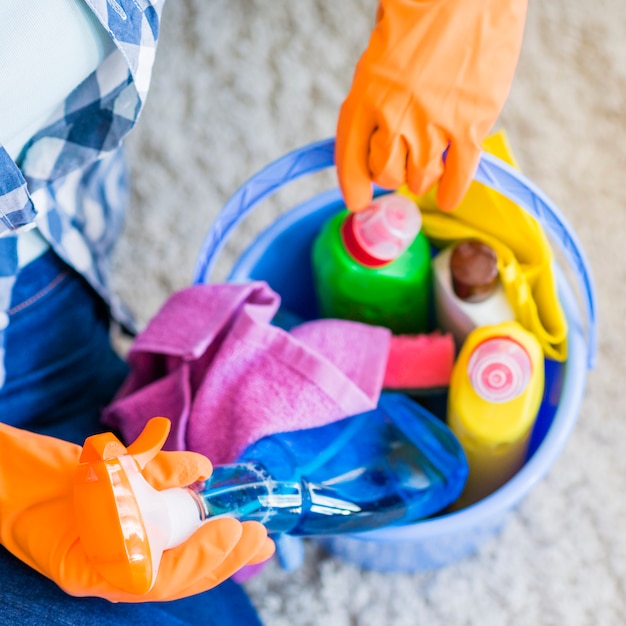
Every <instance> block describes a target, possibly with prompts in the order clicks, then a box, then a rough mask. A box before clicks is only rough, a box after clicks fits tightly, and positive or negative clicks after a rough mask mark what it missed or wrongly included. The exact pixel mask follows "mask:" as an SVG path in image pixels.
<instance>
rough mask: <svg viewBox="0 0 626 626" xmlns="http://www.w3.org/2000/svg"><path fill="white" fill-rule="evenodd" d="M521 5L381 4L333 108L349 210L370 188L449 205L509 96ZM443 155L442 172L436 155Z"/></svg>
mask: <svg viewBox="0 0 626 626" xmlns="http://www.w3.org/2000/svg"><path fill="white" fill-rule="evenodd" d="M526 6H527V0H471V1H468V0H380V5H379V9H378V15H377V22H376V26H375V27H374V31H373V33H372V36H371V38H370V41H369V44H368V47H367V49H366V50H365V52H364V53H363V55H362V57H361V59H360V60H359V62H358V64H357V67H356V71H355V74H354V79H353V83H352V87H351V89H350V92H349V94H348V97H347V98H346V100H345V102H344V103H343V105H342V107H341V111H340V114H339V120H338V125H337V144H336V151H335V162H336V165H337V173H338V177H339V184H340V187H341V190H342V192H343V195H344V199H345V201H346V204H347V206H348V208H350V209H351V210H353V211H359V210H361V209H363V208H365V207H366V206H367V204H368V203H369V202H370V200H371V198H372V189H371V182H372V181H373V182H375V183H377V184H379V185H381V186H382V187H384V188H387V189H397V188H398V187H400V186H402V185H403V184H404V183H407V184H408V186H409V188H410V189H411V191H413V193H415V194H418V195H421V194H423V193H425V192H426V191H428V190H429V189H430V188H431V187H432V186H433V185H434V184H435V183H436V182H437V181H438V180H440V184H439V189H438V194H437V203H438V205H439V207H440V208H441V209H444V210H451V209H453V208H455V207H456V206H457V205H458V204H459V202H460V201H461V199H462V198H463V195H464V193H465V191H466V190H467V188H468V186H469V183H470V182H471V179H472V177H473V175H474V172H475V169H476V167H477V164H478V161H479V158H480V145H481V143H482V141H483V139H484V138H485V137H486V136H487V133H488V132H489V130H490V129H491V127H492V125H493V124H494V122H495V121H496V118H497V117H498V115H499V113H500V110H501V108H502V106H503V105H504V102H505V100H506V98H507V96H508V93H509V89H510V85H511V82H512V80H513V75H514V72H515V67H516V65H517V60H518V57H519V51H520V48H521V42H522V35H523V29H524V22H525V17H526ZM446 149H447V154H446V158H445V165H444V164H443V161H442V155H443V153H444V151H445V150H446Z"/></svg>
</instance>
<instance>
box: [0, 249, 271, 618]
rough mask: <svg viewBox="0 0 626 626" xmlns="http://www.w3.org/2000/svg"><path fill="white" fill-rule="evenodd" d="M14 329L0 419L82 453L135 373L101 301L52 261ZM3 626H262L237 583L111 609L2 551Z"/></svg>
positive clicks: (20, 303) (16, 301)
mask: <svg viewBox="0 0 626 626" xmlns="http://www.w3.org/2000/svg"><path fill="white" fill-rule="evenodd" d="M10 320H11V322H10V324H9V327H8V331H7V339H6V359H5V366H6V371H7V378H6V383H5V385H4V386H3V387H2V389H0V416H1V419H2V420H3V421H4V422H6V423H9V424H12V425H14V426H18V427H21V428H25V429H28V430H32V431H35V432H39V433H45V434H49V435H53V436H56V437H59V438H61V439H65V440H67V441H73V442H76V443H81V444H82V442H83V441H84V439H85V438H86V437H87V436H89V435H91V434H94V433H95V432H99V431H101V430H102V427H101V426H100V423H99V416H100V410H101V408H102V407H104V406H105V405H106V404H107V403H108V402H110V400H111V398H112V397H113V394H114V393H115V392H116V390H117V389H118V387H119V385H120V384H121V382H122V380H123V379H124V377H125V376H126V373H127V367H126V364H125V363H124V362H123V361H122V360H121V359H120V358H119V357H118V356H117V355H116V354H115V353H114V351H113V350H112V348H111V346H110V342H109V329H108V316H107V310H106V306H105V305H104V304H103V302H102V301H101V300H100V298H99V297H97V296H96V295H95V293H94V292H93V290H92V289H91V288H90V287H89V286H88V285H87V283H86V282H85V281H84V279H83V278H81V277H80V276H79V275H78V274H76V272H74V271H73V270H72V269H70V268H69V267H68V266H66V265H65V264H64V263H63V262H62V261H61V260H59V259H58V257H56V256H55V255H54V253H52V252H48V253H46V254H44V255H43V256H42V257H40V258H39V259H37V260H36V261H34V262H32V263H31V264H29V265H28V266H26V268H24V269H23V270H22V272H21V273H20V275H19V277H18V279H17V283H16V285H15V287H14V290H13V296H12V302H11V311H10ZM0 461H1V460H0ZM0 624H89V625H90V626H92V625H93V626H99V625H105V624H107V625H108V624H111V625H113V624H115V625H126V624H129V625H130V624H133V625H136V626H143V625H150V626H156V625H158V624H172V625H174V626H176V625H179V624H181V625H182V624H207V625H211V624H216V625H217V624H219V625H220V626H229V625H232V626H255V625H260V621H259V619H258V617H257V616H256V612H255V610H254V608H253V607H252V605H251V604H250V601H249V600H248V598H247V596H246V595H245V592H244V591H243V589H241V587H239V585H237V584H236V583H234V582H232V581H226V582H224V583H222V584H221V585H219V586H218V587H216V588H215V589H212V590H210V591H207V592H205V593H203V594H199V595H197V596H193V597H191V598H186V599H183V600H177V601H174V602H164V603H143V604H112V603H110V602H108V601H106V600H102V599H99V598H74V597H72V596H68V595H66V594H65V593H64V592H63V591H61V590H60V589H59V588H58V587H57V586H56V585H55V584H54V583H53V582H51V581H50V580H48V579H47V578H45V577H43V576H41V575H40V574H38V573H37V572H35V571H34V570H32V569H30V568H29V567H28V566H26V565H24V564H23V563H22V562H21V561H19V560H17V559H15V558H14V557H13V556H12V555H11V554H10V553H9V552H7V551H6V550H5V549H4V548H2V547H0Z"/></svg>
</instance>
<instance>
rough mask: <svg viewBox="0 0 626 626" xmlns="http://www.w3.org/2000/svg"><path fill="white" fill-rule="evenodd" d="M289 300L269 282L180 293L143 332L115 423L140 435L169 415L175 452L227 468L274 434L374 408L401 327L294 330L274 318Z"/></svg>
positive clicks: (341, 324)
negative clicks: (198, 456) (392, 342)
mask: <svg viewBox="0 0 626 626" xmlns="http://www.w3.org/2000/svg"><path fill="white" fill-rule="evenodd" d="M279 304H280V299H279V296H278V295H277V294H276V293H275V292H274V291H272V290H271V289H270V288H269V286H268V285H267V284H266V283H264V282H253V283H249V284H245V285H234V284H219V285H195V286H193V287H189V288H187V289H184V290H182V291H180V292H177V293H175V294H174V295H173V296H172V297H171V298H169V299H168V301H167V302H166V303H165V305H164V306H163V308H162V309H161V310H160V311H159V313H157V315H156V316H155V317H154V319H153V320H152V321H151V322H150V324H149V325H148V327H147V328H146V330H145V331H144V332H143V333H141V334H140V335H139V336H138V337H137V338H136V340H135V342H134V344H133V347H132V348H131V350H130V353H129V357H128V360H129V363H130V365H131V373H130V375H129V377H128V379H127V380H126V382H125V383H124V385H123V386H122V389H121V390H120V392H119V394H118V396H117V397H116V399H115V400H114V401H113V403H112V404H111V405H110V406H109V407H107V408H106V409H105V411H104V415H103V418H104V422H105V424H107V425H109V426H112V427H116V428H118V429H119V430H120V431H121V432H122V434H123V436H124V438H125V439H126V441H132V440H134V439H135V438H136V437H137V435H138V434H139V433H140V431H141V429H142V428H143V426H144V425H145V423H146V422H147V421H148V420H149V419H150V418H151V417H154V416H157V415H158V416H165V417H168V418H169V419H170V420H171V422H172V432H171V434H170V437H169V438H168V442H167V443H166V446H165V447H166V449H170V450H172V449H178V450H194V451H196V452H201V453H202V454H204V455H206V456H208V457H209V458H210V459H211V461H212V462H213V463H215V464H222V463H228V462H231V461H233V460H235V459H236V458H237V457H238V456H239V454H241V452H243V450H244V449H245V448H246V447H247V446H248V445H250V444H251V443H253V442H254V441H257V440H258V439H260V438H262V437H264V436H266V435H270V434H273V433H276V432H284V431H292V430H299V429H304V428H312V427H315V426H322V425H324V424H328V423H330V422H332V421H335V420H338V419H341V418H343V417H346V416H348V415H353V414H356V413H362V412H364V411H369V410H371V409H373V408H374V407H375V406H376V403H377V401H378V397H379V394H380V390H381V387H382V382H383V377H384V374H385V368H386V364H387V356H388V353H389V344H390V338H391V333H390V332H389V331H388V330H386V329H384V328H379V327H374V326H369V325H365V324H359V323H356V322H348V321H342V320H316V321H313V322H307V323H305V324H302V325H300V326H298V327H296V328H294V329H292V330H291V332H286V331H284V330H282V329H280V328H277V327H275V326H272V325H271V324H270V321H271V319H272V317H273V316H274V314H275V313H276V311H277V310H278V307H279Z"/></svg>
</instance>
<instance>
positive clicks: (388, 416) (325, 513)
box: [198, 393, 468, 536]
mask: <svg viewBox="0 0 626 626" xmlns="http://www.w3.org/2000/svg"><path fill="white" fill-rule="evenodd" d="M467 472H468V469H467V462H466V459H465V455H464V453H463V451H462V449H461V447H460V445H459V444H458V442H457V440H456V438H455V437H454V435H453V434H452V433H451V432H450V431H449V429H448V428H447V426H445V424H443V423H442V422H441V421H440V420H438V419H437V418H435V417H434V416H432V415H431V414H430V413H429V412H428V411H426V410H425V409H424V408H423V407H421V406H420V405H419V404H417V403H415V402H414V401H413V400H411V399H410V398H408V397H406V396H404V395H401V394H398V393H384V394H382V396H381V399H380V402H379V405H378V407H377V409H375V410H374V411H370V412H368V413H362V414H360V415H355V416H352V417H349V418H346V419H343V420H340V421H338V422H334V423H332V424H329V425H327V426H323V427H320V428H313V429H308V430H301V431H296V432H291V433H281V434H277V435H272V436H269V437H265V438H263V439H261V440H260V441H258V442H256V443H254V444H253V445H251V446H249V447H248V448H247V449H246V451H245V452H244V454H243V455H242V457H241V459H240V462H238V463H235V464H232V465H223V466H218V467H215V468H214V472H213V475H212V476H211V477H210V478H209V480H207V481H206V482H205V483H204V486H203V487H202V488H201V489H199V490H198V495H199V496H200V500H201V501H202V504H203V506H204V509H205V510H204V513H205V514H206V515H207V516H217V515H229V516H234V517H237V518H238V519H240V520H257V521H259V522H261V523H263V524H264V525H265V526H266V528H267V529H268V530H269V531H270V532H282V533H289V534H291V535H300V536H307V535H326V534H339V533H347V532H360V531H366V530H374V529H376V528H381V527H383V526H387V525H389V524H396V523H403V522H410V521H414V520H417V519H420V518H424V517H428V516H430V515H433V514H435V513H437V512H438V511H440V510H442V509H443V508H445V507H446V506H448V505H449V504H451V503H452V502H454V500H456V499H457V498H458V496H459V495H460V494H461V491H462V490H463V486H464V485H465V481H466V479H467Z"/></svg>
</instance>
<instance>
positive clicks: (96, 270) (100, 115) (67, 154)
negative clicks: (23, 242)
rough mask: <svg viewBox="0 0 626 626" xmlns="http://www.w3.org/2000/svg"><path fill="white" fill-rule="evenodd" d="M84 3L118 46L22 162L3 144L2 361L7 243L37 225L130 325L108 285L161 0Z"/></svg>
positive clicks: (9, 268) (11, 264) (9, 262)
mask: <svg viewBox="0 0 626 626" xmlns="http://www.w3.org/2000/svg"><path fill="white" fill-rule="evenodd" d="M85 2H86V4H87V5H88V6H89V8H90V9H91V10H92V11H93V12H94V14H95V16H96V17H97V18H98V20H99V21H100V22H101V23H102V25H103V26H104V28H105V29H106V30H107V32H108V33H109V36H110V37H111V39H112V40H113V42H114V43H115V49H114V51H113V52H112V53H111V54H109V55H108V56H107V57H106V58H105V59H104V61H103V62H102V63H101V65H100V66H99V67H98V68H97V69H96V70H95V71H94V72H93V73H92V74H91V75H90V76H88V77H87V78H86V79H85V80H84V81H83V82H81V83H80V85H78V86H77V87H76V88H75V89H74V90H73V91H72V92H71V93H70V94H68V96H67V98H66V100H65V101H64V102H63V104H62V106H60V107H59V109H58V110H57V111H56V112H55V113H54V114H53V115H52V117H51V118H50V120H49V121H48V122H47V123H46V125H45V127H44V128H42V129H41V130H39V131H38V132H37V133H36V134H35V135H34V136H33V137H32V138H31V139H30V140H29V142H28V143H27V144H26V145H25V146H24V148H23V149H22V151H21V152H20V154H19V156H18V157H17V159H16V160H13V159H12V158H11V157H10V156H9V154H8V153H7V152H6V150H4V148H2V146H1V145H0V357H1V355H2V343H3V342H2V331H3V326H5V325H6V311H7V307H8V306H9V303H10V290H11V286H12V284H13V283H14V280H15V274H17V271H18V268H17V264H16V263H15V258H14V254H13V252H12V251H13V250H14V249H15V245H14V242H12V241H11V240H12V239H15V237H16V234H17V233H19V231H20V230H22V229H25V228H30V227H32V226H33V225H36V226H37V228H39V230H40V231H41V233H42V234H43V235H44V236H45V238H46V239H47V240H48V241H49V243H50V244H51V246H52V247H53V248H54V249H55V251H56V252H57V253H58V254H59V255H60V256H61V257H62V258H63V259H64V260H65V261H67V262H68V263H69V264H70V265H72V266H73V267H74V268H75V269H77V270H78V271H79V272H80V273H81V274H83V275H84V276H85V277H86V278H87V280H88V281H89V282H90V283H91V284H92V285H93V286H94V288H95V289H96V291H98V293H100V294H101V295H102V296H103V298H104V299H105V300H106V301H107V302H108V303H109V305H110V307H111V310H112V313H113V315H114V316H116V317H118V318H119V319H120V320H121V321H122V322H123V323H125V324H127V325H129V324H130V319H129V317H128V315H127V314H126V313H125V311H124V309H123V307H122V306H121V304H120V303H119V302H118V301H117V300H116V298H115V297H114V296H113V295H112V294H111V291H110V289H109V286H108V279H107V274H108V271H107V270H108V257H109V252H110V250H111V245H112V242H113V241H114V239H115V238H116V237H117V235H118V233H119V228H120V226H121V222H122V213H123V211H124V207H125V204H126V202H125V201H126V199H127V191H128V188H127V179H126V172H125V168H124V160H123V156H122V153H121V144H122V141H123V139H124V137H125V136H126V135H127V134H128V132H129V131H130V130H131V129H132V128H133V126H134V125H135V123H136V122H137V119H138V117H139V114H140V112H141V109H142V107H143V105H144V102H145V98H146V94H147V92H148V87H149V84H150V77H151V73H152V66H153V62H154V56H155V50H156V44H157V39H158V34H159V22H160V15H161V10H162V6H163V2H164V0H153V1H151V0H85ZM0 369H1V368H0ZM1 380H2V371H0V381H1ZM0 384H1V383H0Z"/></svg>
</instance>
